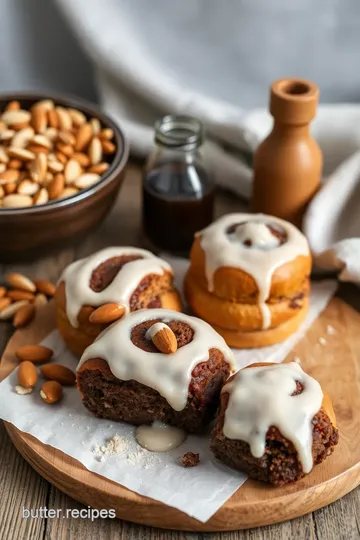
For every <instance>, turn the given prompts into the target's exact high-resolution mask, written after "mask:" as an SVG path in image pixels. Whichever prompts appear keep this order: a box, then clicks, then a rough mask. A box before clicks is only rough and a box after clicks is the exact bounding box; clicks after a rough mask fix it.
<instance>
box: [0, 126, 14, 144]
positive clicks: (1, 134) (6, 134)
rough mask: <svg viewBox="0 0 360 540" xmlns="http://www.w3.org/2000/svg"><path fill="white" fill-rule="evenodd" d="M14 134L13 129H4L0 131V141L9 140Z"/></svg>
mask: <svg viewBox="0 0 360 540" xmlns="http://www.w3.org/2000/svg"><path fill="white" fill-rule="evenodd" d="M14 135H15V131H14V130H13V129H5V130H4V131H0V141H1V142H6V141H10V140H11V139H12V138H13V136H14Z"/></svg>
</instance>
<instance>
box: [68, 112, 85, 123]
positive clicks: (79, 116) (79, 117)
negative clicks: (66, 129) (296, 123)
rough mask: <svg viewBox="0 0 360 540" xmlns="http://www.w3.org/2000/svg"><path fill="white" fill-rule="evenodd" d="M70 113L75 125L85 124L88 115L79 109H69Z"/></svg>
mask: <svg viewBox="0 0 360 540" xmlns="http://www.w3.org/2000/svg"><path fill="white" fill-rule="evenodd" d="M68 113H69V114H70V117H71V120H72V123H73V124H74V126H81V125H82V124H85V122H86V116H85V114H84V113H82V112H81V111H79V110H78V109H68Z"/></svg>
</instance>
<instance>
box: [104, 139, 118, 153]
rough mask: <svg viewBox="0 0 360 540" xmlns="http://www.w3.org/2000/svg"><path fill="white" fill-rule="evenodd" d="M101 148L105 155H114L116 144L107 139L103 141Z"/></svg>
mask: <svg viewBox="0 0 360 540" xmlns="http://www.w3.org/2000/svg"><path fill="white" fill-rule="evenodd" d="M101 146H102V149H103V152H104V154H113V153H114V152H115V150H116V146H115V144H114V143H112V142H111V141H107V140H106V139H102V140H101Z"/></svg>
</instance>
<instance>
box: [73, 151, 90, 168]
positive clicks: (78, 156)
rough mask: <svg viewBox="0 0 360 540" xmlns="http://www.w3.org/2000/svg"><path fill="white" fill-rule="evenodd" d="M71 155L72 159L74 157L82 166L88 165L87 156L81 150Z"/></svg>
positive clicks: (88, 159)
mask: <svg viewBox="0 0 360 540" xmlns="http://www.w3.org/2000/svg"><path fill="white" fill-rule="evenodd" d="M71 157H72V159H76V161H78V162H79V163H80V165H81V166H82V167H84V168H86V167H88V166H89V165H90V158H89V156H87V155H86V154H84V153H83V152H75V154H73V155H72V156H71Z"/></svg>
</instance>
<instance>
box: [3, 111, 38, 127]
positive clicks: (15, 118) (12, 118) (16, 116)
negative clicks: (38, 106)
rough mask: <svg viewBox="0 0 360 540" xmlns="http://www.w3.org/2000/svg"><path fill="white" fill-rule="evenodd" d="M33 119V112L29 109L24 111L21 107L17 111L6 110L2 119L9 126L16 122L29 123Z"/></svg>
mask: <svg viewBox="0 0 360 540" xmlns="http://www.w3.org/2000/svg"><path fill="white" fill-rule="evenodd" d="M30 119H31V114H30V113H29V111H24V110H23V109H19V110H17V111H6V112H4V113H3V115H2V116H1V120H2V121H3V122H5V124H7V125H8V126H13V125H14V124H22V123H29V122H30Z"/></svg>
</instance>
